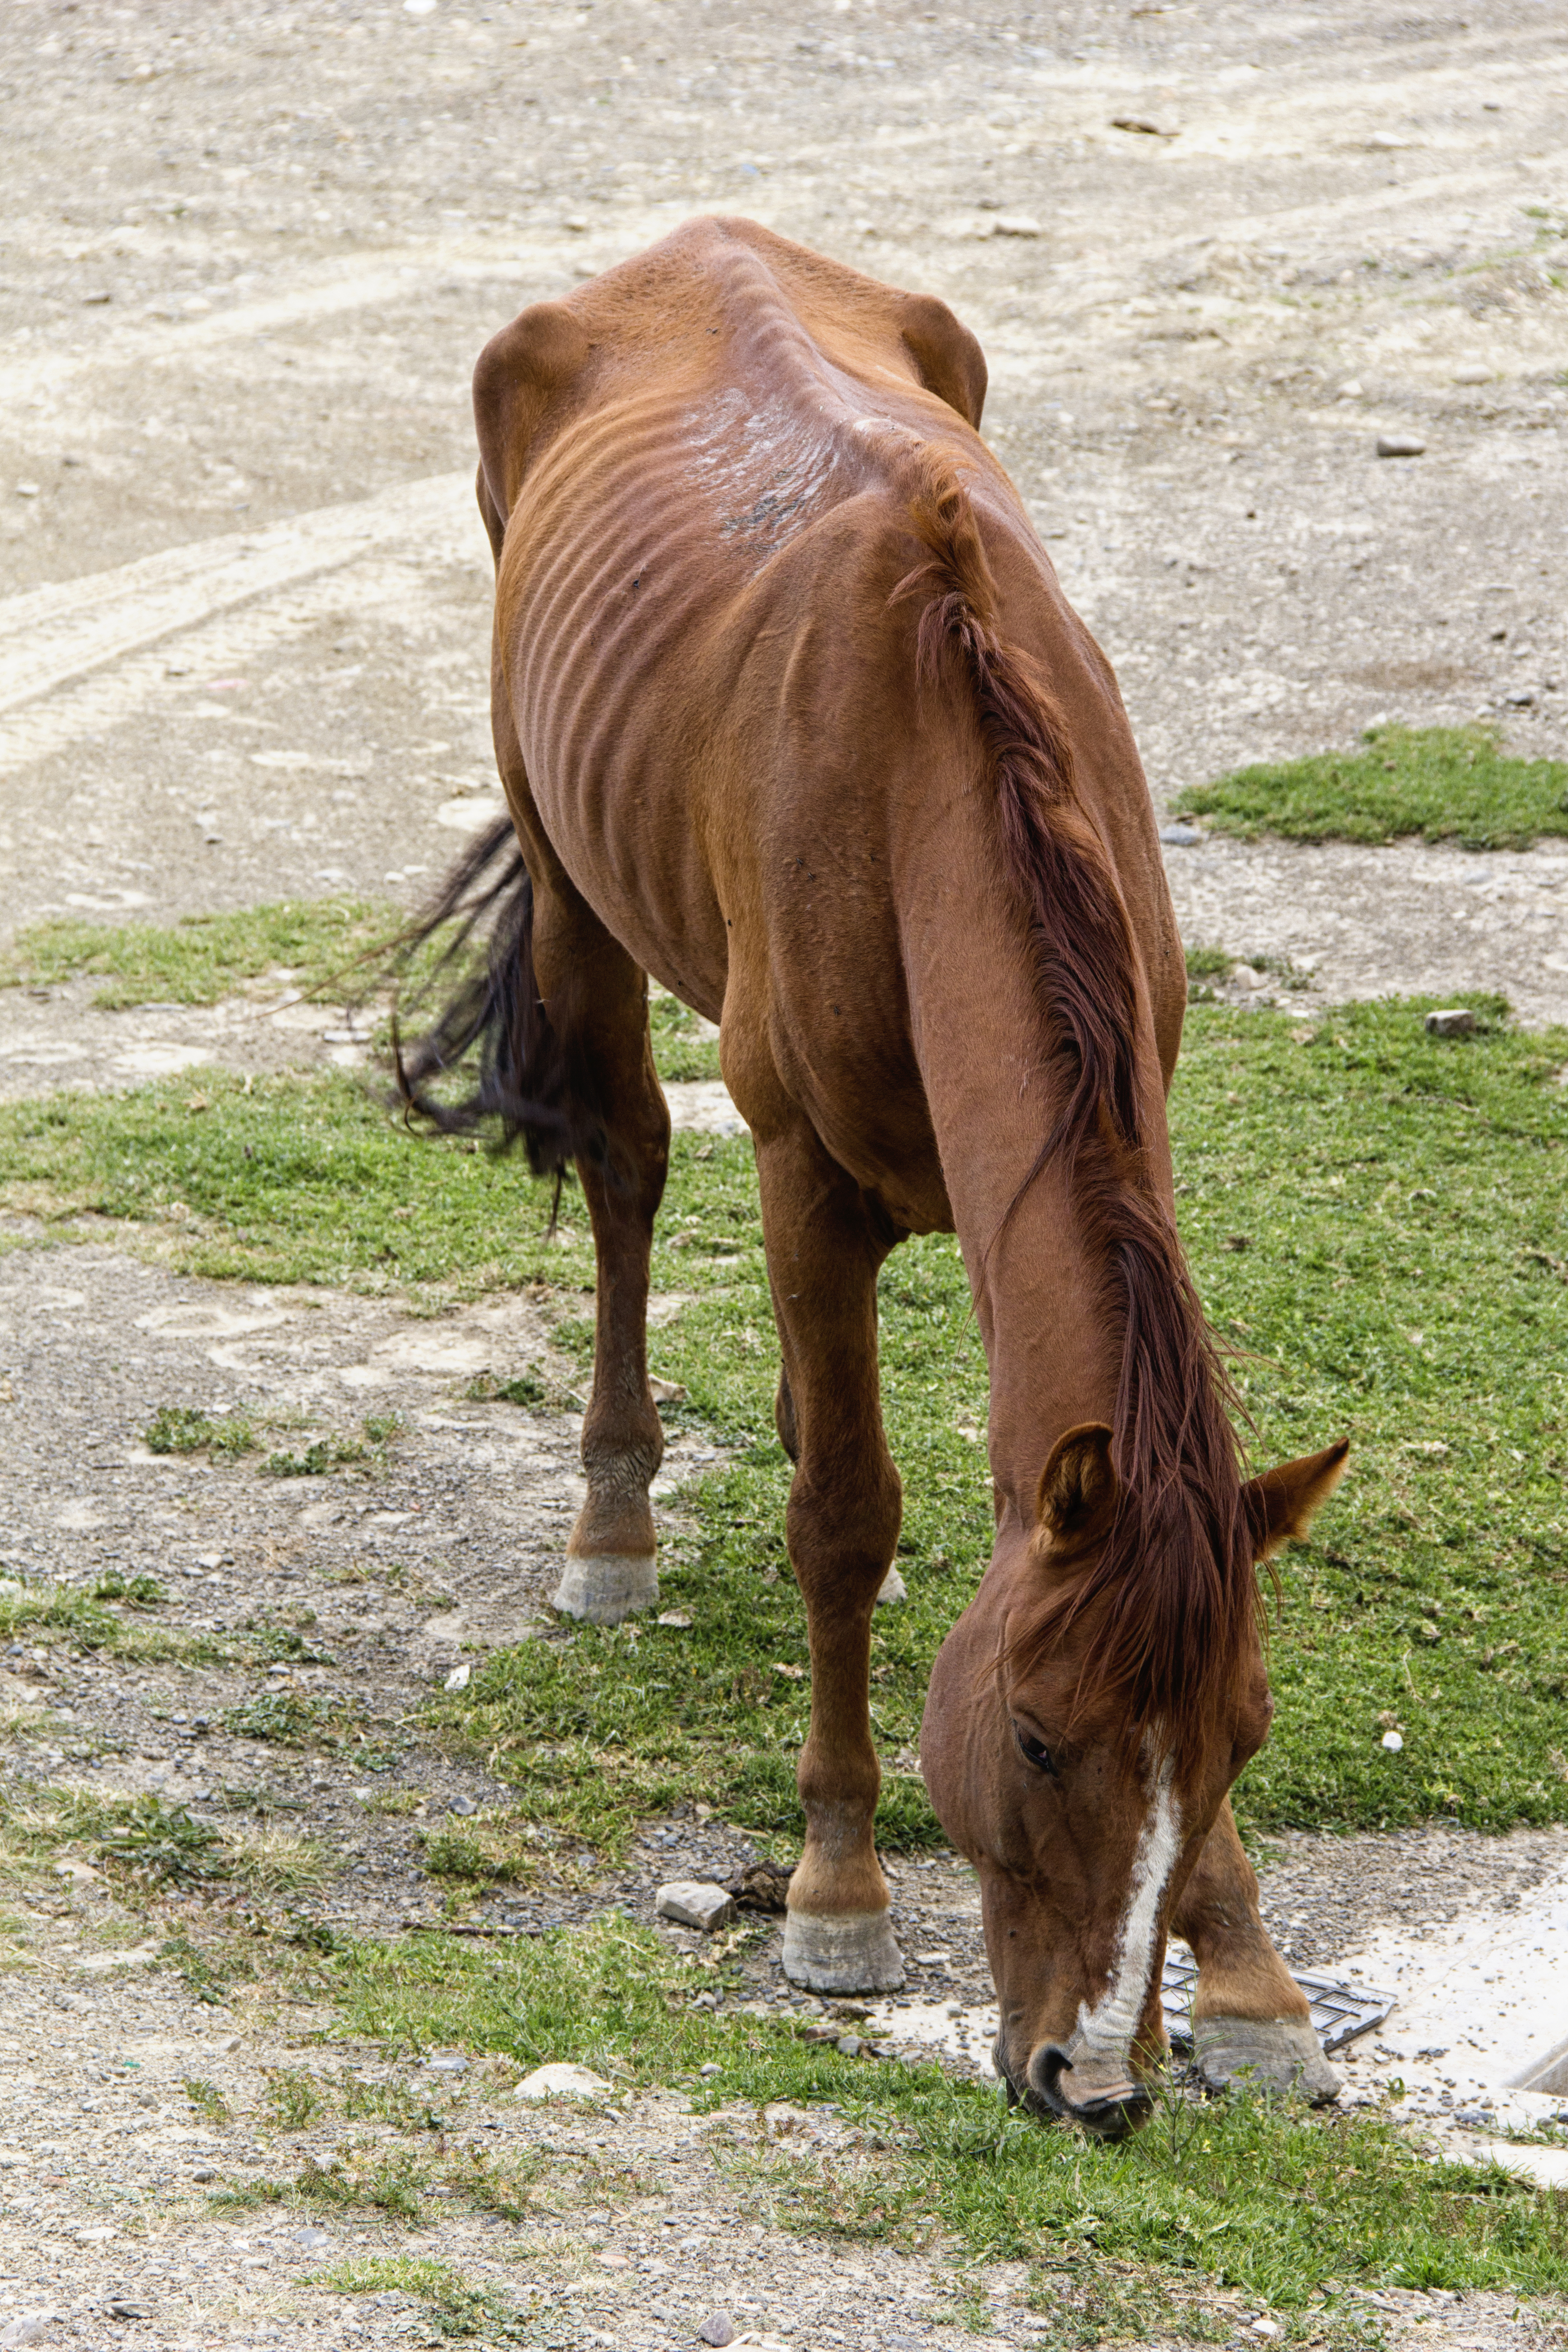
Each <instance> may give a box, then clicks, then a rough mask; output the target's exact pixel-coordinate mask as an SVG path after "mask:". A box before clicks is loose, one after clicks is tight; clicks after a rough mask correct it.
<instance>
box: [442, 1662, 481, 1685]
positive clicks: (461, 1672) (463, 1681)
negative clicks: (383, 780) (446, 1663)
mask: <svg viewBox="0 0 1568 2352" xmlns="http://www.w3.org/2000/svg"><path fill="white" fill-rule="evenodd" d="M473 1672H474V1670H473V1668H472V1666H469V1665H461V1666H454V1667H453V1668H452V1671H451V1673H450V1674H449V1675H447V1681H446V1688H447V1690H449V1691H464V1690H467V1689H468V1685H469V1683H470V1681H471V1680H472V1679H473Z"/></svg>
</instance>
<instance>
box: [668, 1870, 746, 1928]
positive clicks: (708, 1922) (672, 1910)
mask: <svg viewBox="0 0 1568 2352" xmlns="http://www.w3.org/2000/svg"><path fill="white" fill-rule="evenodd" d="M655 1907H656V1909H657V1910H658V1916H659V1917H660V1918H661V1919H672V1920H673V1921H674V1922H675V1924H676V1926H677V1927H700V1928H701V1930H702V1933H703V1934H704V1935H705V1936H710V1935H711V1934H712V1932H713V1930H714V1928H715V1927H728V1926H729V1924H730V1922H731V1919H732V1918H733V1917H734V1916H735V1898H734V1896H733V1895H727V1894H726V1893H725V1891H724V1889H723V1888H722V1887H721V1886H714V1885H711V1884H710V1882H708V1881H706V1880H703V1879H698V1878H672V1879H670V1880H669V1882H668V1885H664V1886H661V1887H660V1888H659V1890H658V1896H657V1898H656V1903H655Z"/></svg>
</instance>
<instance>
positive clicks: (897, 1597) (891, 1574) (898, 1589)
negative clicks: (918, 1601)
mask: <svg viewBox="0 0 1568 2352" xmlns="http://www.w3.org/2000/svg"><path fill="white" fill-rule="evenodd" d="M909 1597H910V1588H909V1586H908V1585H907V1584H906V1583H905V1582H904V1580H903V1578H902V1577H901V1576H900V1574H899V1571H898V1570H897V1569H896V1568H890V1569H889V1570H888V1573H887V1574H886V1576H885V1577H884V1578H883V1579H882V1581H881V1582H880V1584H879V1586H878V1587H877V1601H876V1606H877V1607H878V1608H879V1609H885V1608H886V1607H887V1605H888V1603H889V1601H907V1600H908V1599H909Z"/></svg>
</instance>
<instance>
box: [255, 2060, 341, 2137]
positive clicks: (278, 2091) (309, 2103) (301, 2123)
mask: <svg viewBox="0 0 1568 2352" xmlns="http://www.w3.org/2000/svg"><path fill="white" fill-rule="evenodd" d="M262 2105H264V2106H265V2108H266V2110H267V2114H268V2120H269V2121H270V2122H272V2123H274V2124H276V2126H278V2128H279V2131H309V2130H310V2126H311V2125H312V2124H313V2123H314V2122H315V2121H316V2118H317V2117H318V2116H321V2115H324V2114H325V2113H326V2106H327V2102H326V2099H325V2098H324V2096H323V2095H322V2092H321V2084H319V2083H318V2082H317V2081H316V2078H315V2076H314V2075H313V2074H306V2073H305V2072H304V2071H303V2069H302V2068H300V2067H299V2066H269V2067H268V2069H267V2088H266V2090H265V2091H264V2092H263V2093H262Z"/></svg>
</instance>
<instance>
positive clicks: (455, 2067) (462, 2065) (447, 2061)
mask: <svg viewBox="0 0 1568 2352" xmlns="http://www.w3.org/2000/svg"><path fill="white" fill-rule="evenodd" d="M425 2063H426V2066H429V2067H431V2068H433V2069H434V2071H435V2072H436V2073H437V2074H467V2073H468V2060H467V2059H466V2058H465V2057H464V2055H463V2053H462V2052H461V2051H460V2050H437V2051H436V2052H434V2053H433V2054H432V2055H431V2056H430V2057H428V2058H426V2061H425Z"/></svg>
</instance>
